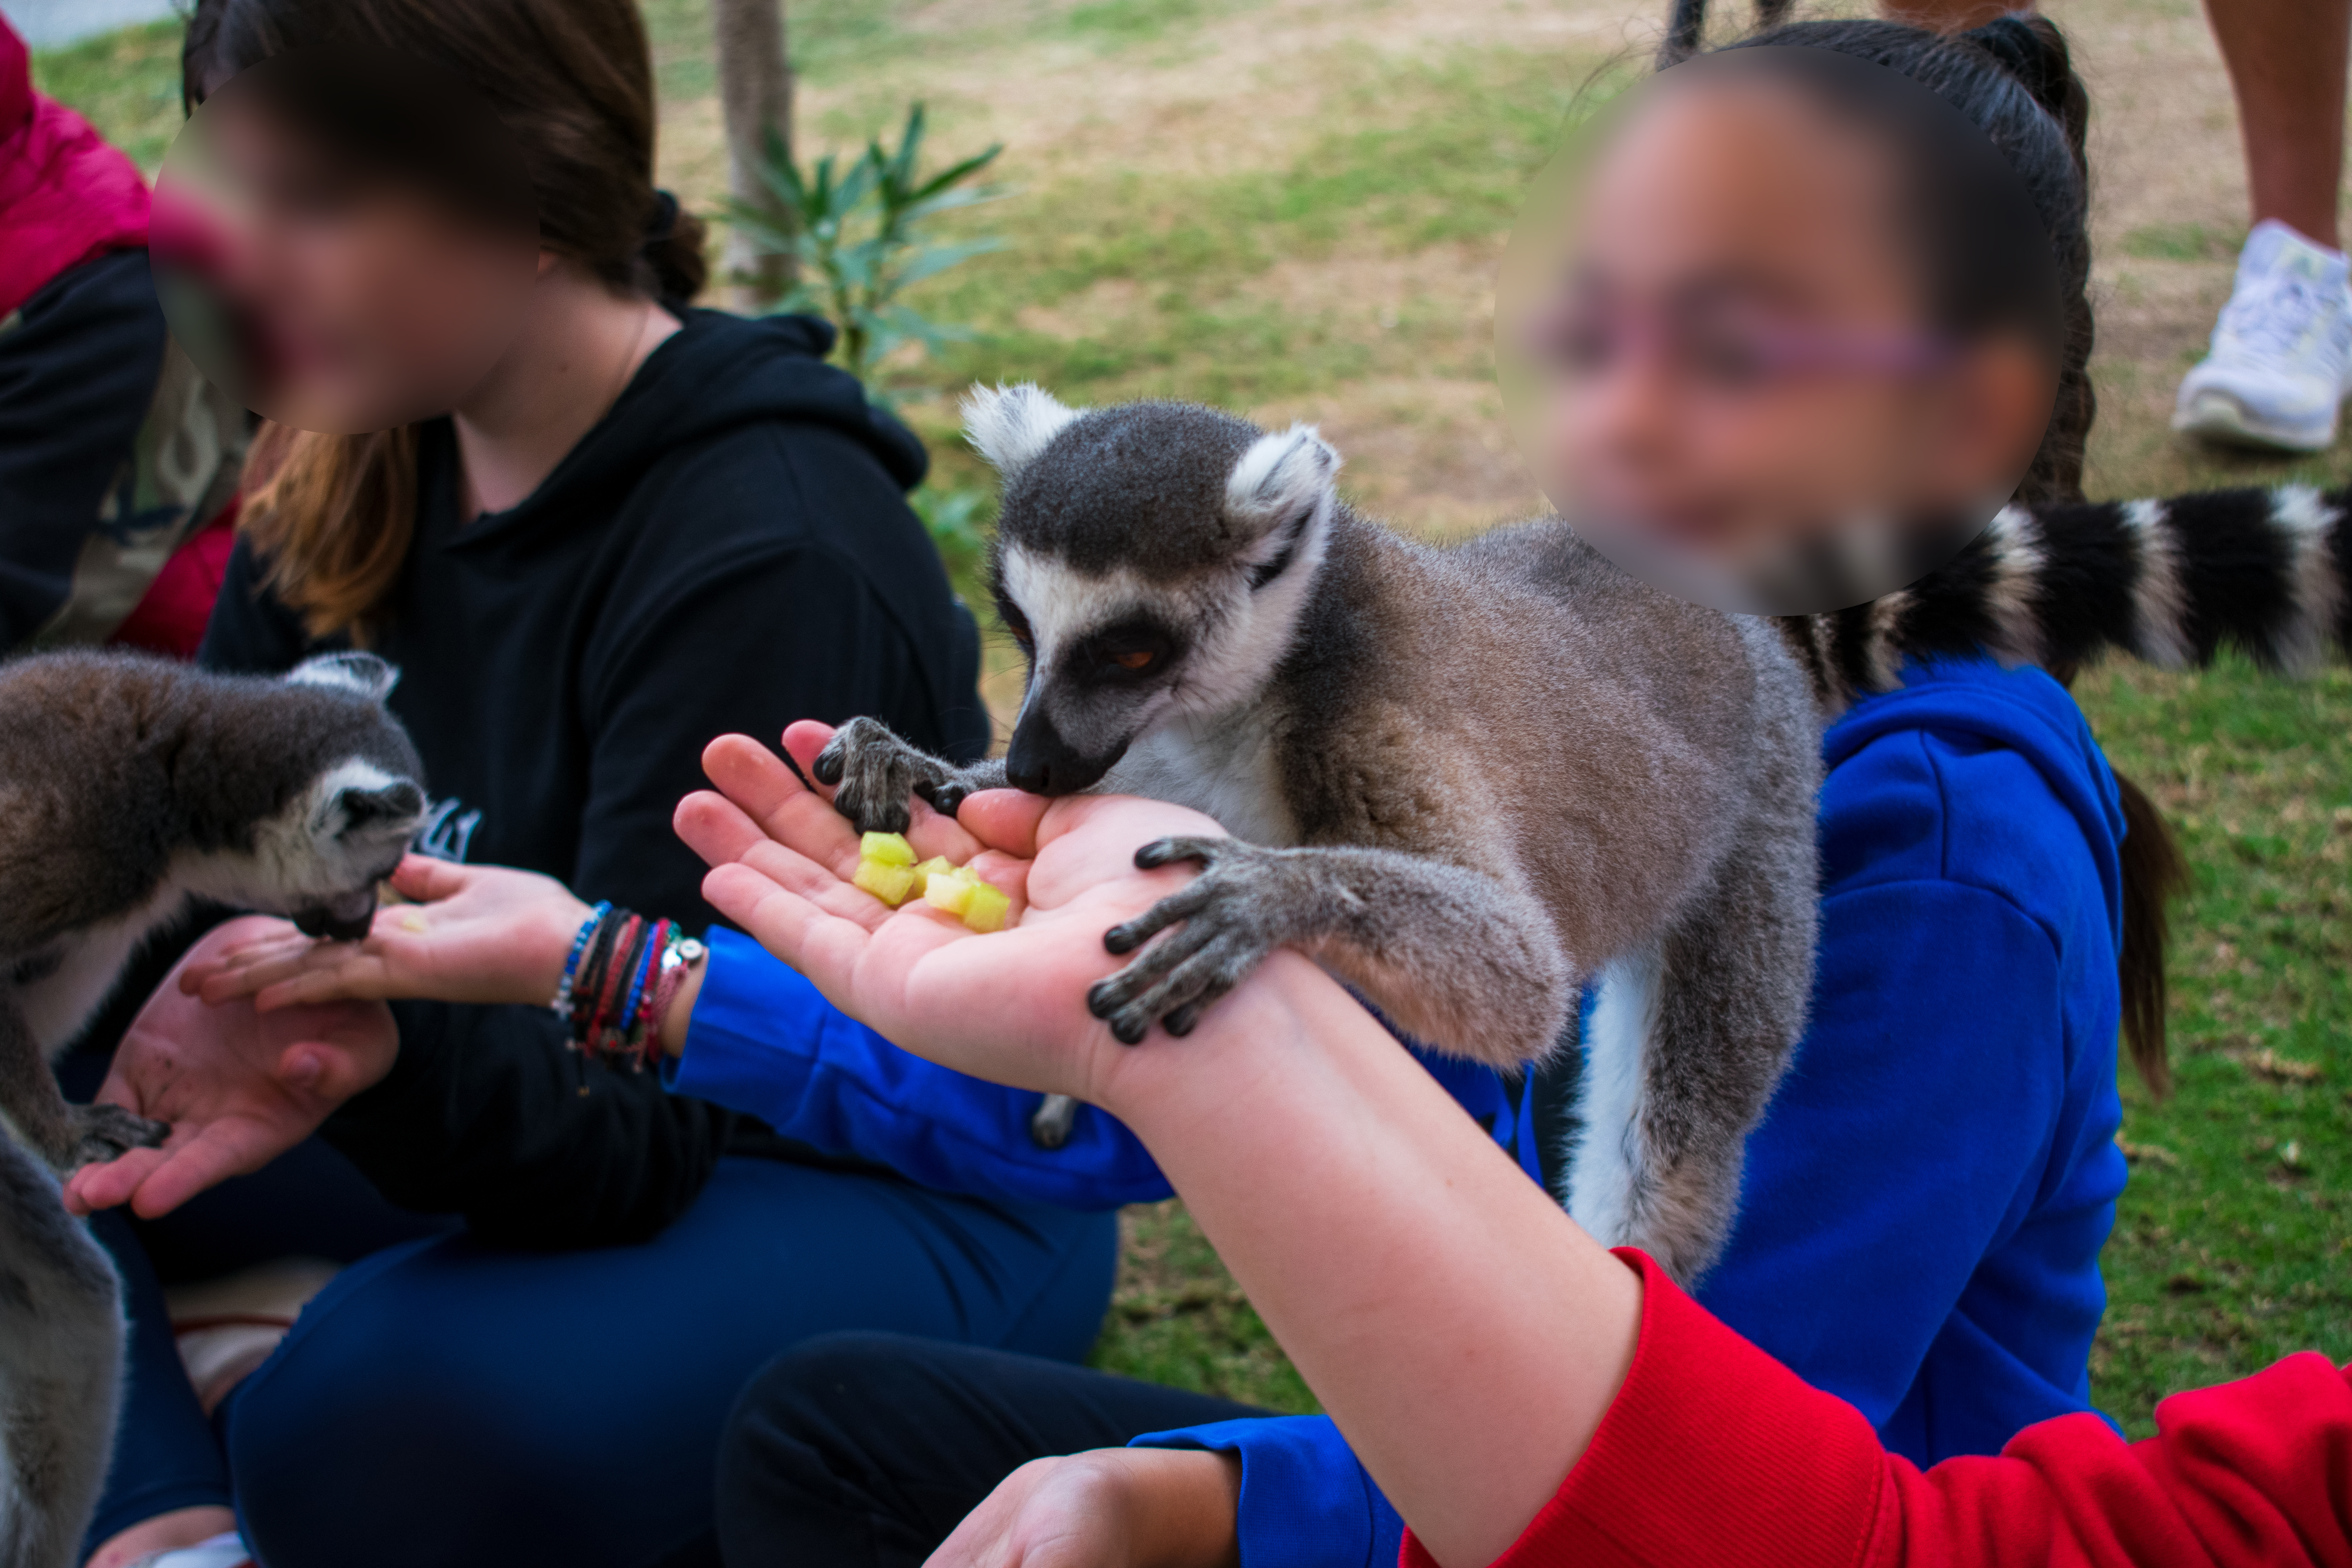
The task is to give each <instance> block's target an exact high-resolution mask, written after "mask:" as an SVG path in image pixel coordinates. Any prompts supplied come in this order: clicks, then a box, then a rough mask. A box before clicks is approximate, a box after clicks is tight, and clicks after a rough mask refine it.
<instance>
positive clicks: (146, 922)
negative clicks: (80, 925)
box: [16, 878, 188, 1057]
mask: <svg viewBox="0 0 2352 1568" xmlns="http://www.w3.org/2000/svg"><path fill="white" fill-rule="evenodd" d="M187 902H188V889H186V887H185V886H184V885H182V884H181V883H180V882H179V881H178V880H177V879H172V878H167V879H165V880H164V883H163V886H162V887H160V888H158V889H155V891H154V892H153V893H152V895H150V896H149V898H148V899H147V900H146V901H145V902H144V903H142V904H141V905H140V906H139V907H138V908H136V909H134V910H130V911H129V912H127V913H125V914H122V915H119V916H117V917H116V918H115V919H113V920H110V921H106V922H105V923H104V924H103V925H98V926H92V927H90V928H89V930H87V931H79V932H77V933H75V934H74V935H72V936H70V937H68V938H66V939H64V941H63V942H61V943H60V944H59V945H58V947H57V949H56V950H55V954H56V957H55V962H56V967H55V968H53V969H50V970H48V971H47V973H39V972H38V969H36V973H37V978H35V979H31V980H28V981H26V983H24V984H20V985H19V986H18V987H17V988H16V1002H17V1005H18V1006H19V1007H21V1008H22V1009H23V1011H24V1016H25V1022H26V1025H27V1026H29V1027H30V1028H31V1029H32V1031H33V1038H34V1039H36V1040H37V1041H39V1042H40V1045H41V1049H42V1050H43V1051H44V1052H46V1053H47V1054H48V1055H50V1056H52V1057H54V1056H55V1055H56V1054H57V1053H58V1051H59V1050H60V1049H62V1048H63V1047H65V1046H66V1044H67V1043H68V1041H70V1040H71V1039H72V1038H73V1037H74V1036H75V1035H77V1034H79V1032H80V1031H81V1026H83V1025H84V1024H87V1023H88V1022H89V1016H90V1015H91V1014H92V1013H95V1012H97V1011H98V1006H99V1004H100V1003H101V1002H103V1001H105V1000H106V994H107V993H108V991H110V990H111V989H112V988H113V985H114V982H115V979H116V977H117V976H119V975H120V974H121V973H122V971H123V966H124V965H126V964H128V963H130V962H131V954H132V953H134V952H138V951H139V944H140V943H141V942H145V941H146V940H147V938H148V937H149V936H151V935H152V934H153V933H154V931H156V929H157V928H158V927H160V926H162V925H163V924H164V923H165V922H167V921H170V920H171V919H172V918H173V916H174V915H176V914H178V913H179V912H180V911H181V910H183V909H184V908H186V907H187ZM35 956H36V959H38V958H39V957H40V956H42V955H39V954H37V955H35Z"/></svg>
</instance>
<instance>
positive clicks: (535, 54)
mask: <svg viewBox="0 0 2352 1568" xmlns="http://www.w3.org/2000/svg"><path fill="white" fill-rule="evenodd" d="M320 44H341V45H346V46H359V47H369V48H376V49H383V50H386V51H389V52H391V53H394V54H397V55H404V56H408V57H411V58H415V59H418V60H422V61H424V62H425V63H427V64H428V65H431V66H436V67H438V68H441V69H442V70H443V71H446V72H447V73H448V74H449V75H451V76H452V77H454V78H455V79H457V80H458V81H461V82H464V83H465V84H466V85H467V86H468V87H470V88H472V89H474V90H475V91H476V92H478V93H479V94H480V95H481V96H482V98H483V99H484V100H486V101H487V102H488V104H489V106H490V109H491V111H492V112H494V113H495V114H497V115H498V117H499V120H500V121H503V122H504V124H505V126H506V128H507V131H508V132H509V135H511V136H512V137H513V139H514V142H515V145H516V147H517V148H518V150H519V151H520V153H521V156H522V160H523V165H524V168H525V170H526V171H527V173H528V174H529V175H530V182H531V187H532V190H533V192H534V194H535V195H537V197H538V200H539V223H540V233H541V241H542V243H544V244H545V245H546V246H547V247H548V248H549V249H551V250H552V251H554V252H556V253H557V254H558V255H561V256H566V257H570V258H572V259H574V260H577V261H580V262H583V263H584V264H585V265H587V266H588V267H590V268H593V270H594V271H595V272H596V274H597V275H598V276H599V277H601V278H603V279H605V280H606V281H607V282H610V283H612V284H614V285H615V286H617V287H620V288H625V289H635V290H637V291H638V292H640V293H645V294H650V295H654V296H656V297H658V298H661V299H666V300H690V299H692V298H693V297H694V296H695V295H697V294H698V293H700V292H701V291H702V286H703V284H704V283H705V281H707V274H708V266H707V263H706V262H705V260H704V258H703V226H702V222H701V220H700V219H698V218H696V217H694V216H691V215H689V214H684V213H675V208H674V206H671V205H665V204H664V203H663V202H662V201H661V199H660V196H659V195H658V193H656V190H655V188H654V126H655V121H656V105H655V100H654V75H653V55H652V50H651V48H650V47H649V46H648V45H647V43H646V29H645V22H644V20H643V18H642V17H640V16H638V14H637V7H636V5H635V3H634V0H197V5H196V8H195V12H194V15H193V16H190V17H189V18H188V31H187V39H186V42H185V43H184V45H183V46H182V47H181V53H180V72H181V91H182V94H183V97H184V100H185V101H186V102H188V103H189V104H190V105H194V104H196V103H199V102H201V101H202V100H203V99H204V94H205V87H206V85H207V83H208V82H210V81H212V80H215V79H220V78H226V77H228V76H232V75H234V74H236V72H237V71H240V70H243V69H244V68H246V67H247V66H249V65H253V64H256V63H257V62H258V61H260V60H263V59H265V58H268V57H269V56H271V55H275V54H279V53H282V52H283V51H285V50H288V49H295V48H302V47H309V46H314V45H320ZM674 213H675V216H672V215H673V214H674ZM665 230H666V232H665Z"/></svg>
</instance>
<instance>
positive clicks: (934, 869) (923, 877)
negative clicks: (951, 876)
mask: <svg viewBox="0 0 2352 1568" xmlns="http://www.w3.org/2000/svg"><path fill="white" fill-rule="evenodd" d="M954 870H955V862H954V861H952V860H950V859H949V858H947V857H946V856H944V855H934V856H932V857H931V858H929V859H928V860H926V861H924V862H923V863H922V864H921V865H919V866H918V867H916V868H915V891H916V892H918V893H922V892H928V891H929V889H930V885H931V879H932V878H934V877H937V876H940V875H941V874H942V873H950V872H953V871H954Z"/></svg>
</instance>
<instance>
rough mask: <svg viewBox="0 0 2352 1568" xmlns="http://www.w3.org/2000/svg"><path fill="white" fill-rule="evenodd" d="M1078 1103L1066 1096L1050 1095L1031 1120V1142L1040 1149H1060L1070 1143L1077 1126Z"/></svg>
mask: <svg viewBox="0 0 2352 1568" xmlns="http://www.w3.org/2000/svg"><path fill="white" fill-rule="evenodd" d="M1077 1121H1078V1102H1077V1101H1076V1100H1072V1099H1071V1098H1070V1097H1069V1096H1068V1095H1066V1094H1049V1095H1047V1096H1046V1097H1045V1103H1043V1104H1041V1105H1039V1106H1038V1107H1037V1109H1036V1110H1035V1112H1034V1113H1033V1114H1032V1115H1031V1116H1030V1118H1029V1141H1030V1142H1032V1143H1034V1144H1036V1145H1037V1147H1039V1148H1040V1149H1058V1148H1060V1147H1061V1146H1062V1145H1063V1144H1065V1143H1067V1142H1069V1141H1070V1130H1071V1129H1072V1128H1074V1127H1075V1126H1076V1125H1077Z"/></svg>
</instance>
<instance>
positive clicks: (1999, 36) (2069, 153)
mask: <svg viewBox="0 0 2352 1568" xmlns="http://www.w3.org/2000/svg"><path fill="white" fill-rule="evenodd" d="M1704 20H1705V11H1704V6H1703V5H1697V4H1685V5H1678V6H1677V9H1676V12H1675V26H1676V27H1677V28H1686V29H1687V33H1688V37H1690V38H1694V39H1695V38H1696V37H1697V30H1698V27H1699V26H1701V25H1702V24H1703V23H1704ZM1761 44H1795V45H1801V46H1807V47H1813V48H1819V49H1830V50H1833V51H1835V52H1836V53H1839V54H1843V55H1852V56H1854V57H1855V58H1861V59H1865V60H1871V61H1874V62H1875V63H1877V64H1879V65H1883V66H1885V67H1887V68H1890V69H1892V70H1895V71H1899V72H1901V73H1902V74H1903V75H1905V76H1906V77H1909V78H1910V79H1912V80H1914V81H1916V82H1918V83H1920V84H1921V85H1922V86H1925V87H1927V88H1928V89H1931V90H1933V91H1934V92H1935V93H1936V94H1937V97H1939V98H1941V99H1943V100H1944V101H1945V102H1947V103H1949V104H1950V105H1952V106H1953V107H1954V108H1955V109H1958V110H1959V111H1960V112H1961V113H1962V114H1963V115H1965V116H1966V117H1967V118H1968V120H1969V122H1970V123H1971V124H1973V125H1975V126H1976V127H1977V128H1978V129H1979V130H1980V131H1982V132H1984V133H1985V136H1986V138H1987V139H1988V140H1990V142H1991V143H1992V145H1993V147H1994V149H1995V150H1996V151H1998V152H1999V153H2000V155H2001V157H2002V158H2003V159H2005V160H2006V161H2007V162H2008V163H2009V166H2010V167H2011V169H2013V170H2015V171H2016V173H2017V175H2018V177H2019V179H2021V180H2022V181H2023V182H2024V184H2025V189H2026V191H2027V193H2028V195H2030V196H2031V197H2032V202H2033V209H2034V213H2035V215H2036V216H2038V217H2039V218H2040V219H2041V222H2042V228H2043V230H2044V231H2046V233H2047V234H2048V236H2049V240H2050V246H2051V251H2052V258H2053V260H2054V261H2055V262H2056V264H2057V268H2058V279H2059V290H2060V295H2061V299H2062V300H2063V309H2064V322H2063V355H2062V357H2061V359H2060V363H2059V378H2058V399H2057V404H2056V405H2055V406H2054V407H2053V410H2052V411H2051V416H2050V426H2049V428H2048V429H2047V430H2045V431H2044V432H2043V433H2042V445H2041V447H2040V448H2039V449H2038V450H2037V451H2036V452H2035V453H2034V455H2033V462H2032V467H2031V468H2028V469H2027V470H2026V475H2025V478H2024V479H2023V480H2021V482H2020V483H2019V485H2018V487H2017V498H2016V499H2017V500H2019V501H2021V502H2022V503H2024V504H2026V505H2030V506H2046V505H2050V504H2053V503H2063V502H2069V501H2077V500H2082V499H2083V453H2084V446H2085V444H2086V443H2087V442H2088V440H2089V439H2090V434H2091V422H2092V420H2093V419H2094V418H2095V416H2096V415H2097V413H2098V404H2097V399H2096V398H2095V395H2093V392H2092V388H2091V374H2090V363H2091V348H2092V343H2093V341H2094V337H2095V331H2094V322H2093V320H2092V315H2091V298H2090V278H2091V235H2090V224H2089V208H2090V163H2089V160H2088V157H2087V156H2086V153H2085V141H2086V138H2087V136H2088V133H2089V131H2090V121H2091V100H2090V95H2089V93H2088V92H2086V91H2085V90H2084V87H2083V82H2082V79H2081V78H2079V77H2077V76H2076V75H2075V74H2074V58H2073V55H2072V54H2071V52H2070V51H2069V50H2068V48H2067V47H2066V37H2065V35H2064V34H2063V33H2061V32H2060V31H2059V30H2058V28H2057V26H2056V25H2055V24H2053V23H2052V22H2050V21H2049V20H2047V19H2046V18H2043V17H2041V16H2029V15H2023V14H2018V15H2011V16H2002V17H2000V18H1998V19H1997V20H1994V21H1991V22H1989V23H1987V24H1985V25H1984V26H1981V27H1975V28H1971V29H1969V31H1968V32H1965V33H1958V34H1951V35H1945V34H1939V33H1931V32H1928V31H1927V30H1925V29H1924V28H1919V27H1914V26H1906V25H1905V24H1903V23H1899V22H1883V21H1870V20H1855V21H1824V22H1796V23H1790V24H1787V25H1784V26H1775V27H1769V28H1767V29H1766V30H1764V31H1762V32H1759V33H1757V34H1755V35H1754V36H1753V37H1747V38H1743V39H1741V40H1739V42H1738V43H1735V44H1730V45H1727V46H1726V47H1727V48H1735V49H1737V48H1747V47H1755V46H1757V45H1761ZM1674 47H1675V42H1674V39H1673V38H1671V37H1670V38H1669V41H1668V49H1669V52H1671V51H1672V50H1673V49H1674ZM2053 673H2054V674H2056V675H2057V676H2058V678H2059V679H2062V680H2070V679H2073V676H2074V671H2073V670H2071V669H2059V670H2056V671H2053ZM2115 778H2116V789H2117V792H2118V794H2119V795H2120V796H2121V805H2122V807H2123V815H2124V838H2123V846H2122V848H2121V850H2120V859H2121V863H2122V864H2121V870H2122V882H2123V950H2122V952H2120V954H2118V963H2117V976H2116V977H2117V981H2118V984H2119V988H2120V990H2121V992H2122V1004H2123V1016H2122V1026H2123V1033H2124V1037H2125V1039H2126V1042H2127V1044H2128V1045H2129V1047H2130V1049H2131V1058H2132V1064H2133V1066H2134V1067H2136V1068H2137V1069H2138V1071H2139V1075H2140V1079H2141V1081H2143V1082H2144V1083H2146V1084H2147V1087H2148V1089H2149V1091H2150V1092H2151V1093H2153V1094H2155V1095H2157V1096H2158V1097H2159V1098H2160V1097H2162V1096H2163V1095H2165V1094H2166V1093H2168V1092H2169V1090H2170V1088H2171V1083H2172V1074H2171V1068H2170V1066H2169V1064H2168V1062H2167V1060H2166V1049H2165V1016H2164V1013H2165V980H2164V951H2165V944H2166V938H2167V934H2168V933H2167V930H2166V926H2167V917H2166V905H2167V903H2168V900H2170V899H2171V898H2172V896H2173V895H2174V894H2176V893H2178V892H2179V891H2181V890H2182V889H2185V888H2186V887H2187V885H2188V881H2189V872H2188V865H2187V862H2186V860H2185V859H2184V858H2182V856H2181V852H2180V846H2179V840H2177V839H2176V838H2175V837H2173V833H2172V828H2171V826H2170V825H2169V824H2168V823H2167V822H2166V821H2165V819H2164V814H2163V813H2162V812H2161V811H2160V810H2158V807H2157V805H2156V803H2155V801H2153V800H2151V799H2150V798H2149V797H2148V795H2147V792H2146V791H2145V790H2143V789H2141V788H2140V787H2139V786H2138V785H2137V784H2134V783H2133V782H2132V781H2131V780H2130V779H2127V778H2126V777H2125V776H2124V775H2123V774H2121V773H2116V775H2115Z"/></svg>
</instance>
